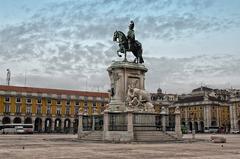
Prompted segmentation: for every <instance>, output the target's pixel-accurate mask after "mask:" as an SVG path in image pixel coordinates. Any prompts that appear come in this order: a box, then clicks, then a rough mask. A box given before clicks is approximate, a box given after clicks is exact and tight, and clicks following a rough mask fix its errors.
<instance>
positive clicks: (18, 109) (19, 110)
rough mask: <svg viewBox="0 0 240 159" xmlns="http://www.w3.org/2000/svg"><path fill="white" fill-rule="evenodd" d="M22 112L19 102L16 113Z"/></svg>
mask: <svg viewBox="0 0 240 159" xmlns="http://www.w3.org/2000/svg"><path fill="white" fill-rule="evenodd" d="M20 112H21V106H20V105H19V104H17V105H16V113H20Z"/></svg>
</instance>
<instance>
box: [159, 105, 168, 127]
mask: <svg viewBox="0 0 240 159" xmlns="http://www.w3.org/2000/svg"><path fill="white" fill-rule="evenodd" d="M166 114H167V113H166V110H165V107H162V108H161V112H160V115H161V122H162V131H163V132H165V131H166Z"/></svg>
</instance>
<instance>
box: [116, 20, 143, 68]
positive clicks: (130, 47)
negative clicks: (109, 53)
mask: <svg viewBox="0 0 240 159" xmlns="http://www.w3.org/2000/svg"><path fill="white" fill-rule="evenodd" d="M113 41H116V42H118V43H119V49H118V50H117V55H118V56H119V57H122V56H121V55H120V54H119V53H122V54H124V61H127V57H126V56H127V51H130V52H132V53H133V55H134V56H135V59H134V63H144V60H143V57H142V52H143V51H142V44H141V43H140V42H139V41H137V40H135V33H134V22H133V21H130V24H129V30H128V33H127V36H125V34H124V33H123V32H121V31H115V32H114V34H113Z"/></svg>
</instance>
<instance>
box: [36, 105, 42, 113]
mask: <svg viewBox="0 0 240 159" xmlns="http://www.w3.org/2000/svg"><path fill="white" fill-rule="evenodd" d="M41 113H42V106H41V105H38V106H37V114H41Z"/></svg>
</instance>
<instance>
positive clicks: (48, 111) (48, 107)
mask: <svg viewBox="0 0 240 159" xmlns="http://www.w3.org/2000/svg"><path fill="white" fill-rule="evenodd" d="M47 114H51V106H50V105H48V106H47Z"/></svg>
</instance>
